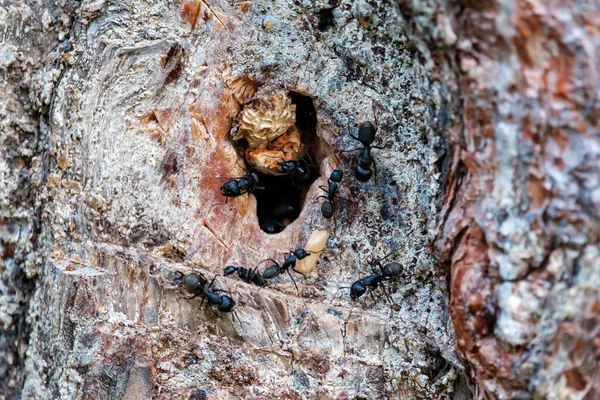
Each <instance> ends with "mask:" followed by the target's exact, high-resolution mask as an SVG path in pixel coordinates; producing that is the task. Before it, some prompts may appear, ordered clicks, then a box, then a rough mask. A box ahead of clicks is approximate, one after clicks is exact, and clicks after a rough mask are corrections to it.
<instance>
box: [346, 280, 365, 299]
mask: <svg viewBox="0 0 600 400" xmlns="http://www.w3.org/2000/svg"><path fill="white" fill-rule="evenodd" d="M366 292H367V287H366V286H365V285H363V284H362V283H361V282H360V281H356V282H354V283H353V284H352V286H350V298H351V299H352V300H358V298H359V297H360V296H362V295H363V294H365V293H366Z"/></svg>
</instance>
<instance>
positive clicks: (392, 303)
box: [381, 284, 394, 306]
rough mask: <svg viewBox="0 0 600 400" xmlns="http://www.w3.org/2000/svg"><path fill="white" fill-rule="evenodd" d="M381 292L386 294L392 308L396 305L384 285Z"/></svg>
mask: <svg viewBox="0 0 600 400" xmlns="http://www.w3.org/2000/svg"><path fill="white" fill-rule="evenodd" d="M381 290H382V291H383V293H384V294H385V297H386V298H387V299H388V301H389V302H390V306H392V305H394V301H393V300H392V297H391V296H390V294H389V293H388V291H387V290H386V288H385V286H384V285H383V284H382V285H381Z"/></svg>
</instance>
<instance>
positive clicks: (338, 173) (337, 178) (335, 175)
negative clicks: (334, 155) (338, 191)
mask: <svg viewBox="0 0 600 400" xmlns="http://www.w3.org/2000/svg"><path fill="white" fill-rule="evenodd" d="M343 177H344V172H343V171H342V170H341V169H334V170H333V171H332V172H331V175H329V179H330V180H332V181H333V182H337V183H340V182H341V181H342V178H343Z"/></svg>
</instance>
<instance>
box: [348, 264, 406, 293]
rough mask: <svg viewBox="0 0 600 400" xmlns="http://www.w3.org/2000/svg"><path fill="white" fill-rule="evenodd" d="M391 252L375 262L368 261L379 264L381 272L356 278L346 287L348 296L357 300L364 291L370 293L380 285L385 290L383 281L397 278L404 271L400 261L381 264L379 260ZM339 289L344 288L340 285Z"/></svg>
mask: <svg viewBox="0 0 600 400" xmlns="http://www.w3.org/2000/svg"><path fill="white" fill-rule="evenodd" d="M392 254H394V253H390V254H388V255H387V256H385V257H383V258H382V259H380V260H378V261H376V262H375V263H370V264H371V265H374V264H377V265H379V268H380V270H381V272H379V273H373V274H370V275H367V276H365V277H364V278H361V279H359V280H357V281H356V282H354V283H353V284H352V286H350V287H349V288H348V287H346V289H350V298H351V299H352V300H355V301H356V300H358V299H359V298H360V297H361V296H363V295H364V294H365V293H371V295H372V292H373V291H374V290H376V289H378V288H379V287H380V285H381V288H382V289H383V290H384V292H385V288H384V287H383V283H384V282H385V281H388V280H391V279H395V278H398V277H400V276H401V275H402V272H403V271H404V267H403V266H402V265H401V264H400V263H398V262H391V263H387V264H385V265H382V264H381V261H383V260H385V259H386V258H387V257H389V256H390V255H392ZM340 289H344V288H343V287H341V288H340ZM385 294H386V296H387V298H388V300H390V302H391V299H390V297H389V295H388V294H387V292H385Z"/></svg>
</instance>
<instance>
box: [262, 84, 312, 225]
mask: <svg viewBox="0 0 600 400" xmlns="http://www.w3.org/2000/svg"><path fill="white" fill-rule="evenodd" d="M289 96H290V97H291V99H292V103H293V104H295V105H296V128H297V129H298V130H299V131H300V133H301V136H302V159H301V160H300V162H301V163H305V164H306V165H307V168H308V169H307V171H308V173H307V174H306V175H304V176H302V179H300V178H299V177H298V176H297V175H294V176H290V175H266V174H260V173H259V174H258V175H259V185H260V186H262V187H264V188H265V189H264V190H256V191H254V195H255V196H256V200H257V203H258V205H257V214H258V222H259V225H260V227H261V229H262V230H263V231H265V232H267V233H278V232H281V231H282V230H284V229H285V228H286V227H287V226H288V225H289V224H291V223H292V222H293V221H294V220H295V219H296V218H298V215H300V212H301V211H302V207H303V206H304V201H305V199H306V193H307V192H308V189H309V188H310V185H311V184H312V183H313V182H314V181H315V179H317V177H318V176H319V168H318V166H319V164H320V163H321V161H322V160H323V158H324V155H323V154H322V153H323V152H322V151H321V148H322V146H321V140H320V139H319V137H318V136H317V111H316V110H315V106H314V104H313V101H312V99H311V98H310V97H308V96H304V95H301V94H299V93H295V92H289Z"/></svg>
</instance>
